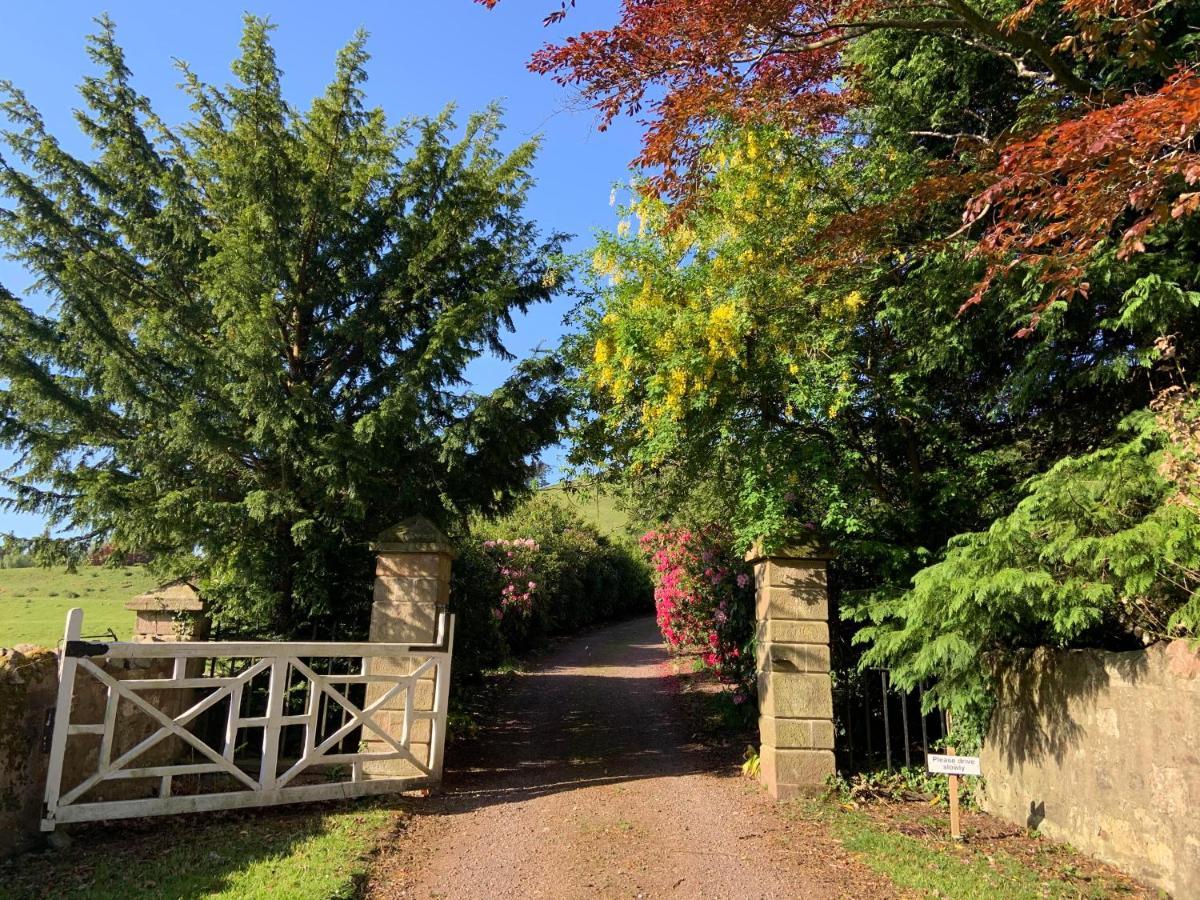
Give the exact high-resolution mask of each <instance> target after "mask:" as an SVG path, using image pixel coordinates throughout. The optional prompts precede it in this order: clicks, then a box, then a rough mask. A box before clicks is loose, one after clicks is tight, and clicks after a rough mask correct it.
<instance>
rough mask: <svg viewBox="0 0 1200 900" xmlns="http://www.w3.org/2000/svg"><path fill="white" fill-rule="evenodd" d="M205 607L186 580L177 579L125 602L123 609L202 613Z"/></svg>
mask: <svg viewBox="0 0 1200 900" xmlns="http://www.w3.org/2000/svg"><path fill="white" fill-rule="evenodd" d="M207 605H208V604H207V603H206V602H205V600H204V598H203V597H201V596H200V592H199V591H198V590H196V588H195V587H194V586H193V585H192V584H191V583H190V582H189V581H188V580H187V579H186V578H179V579H177V580H175V581H169V582H167V583H166V584H164V585H160V586H159V587H156V588H154V589H153V590H151V591H147V592H146V593H144V594H139V595H138V596H136V597H134V598H133V599H132V600H128V601H126V603H125V608H126V609H131V610H138V611H140V610H163V611H171V612H204V610H205V607H206V606H207Z"/></svg>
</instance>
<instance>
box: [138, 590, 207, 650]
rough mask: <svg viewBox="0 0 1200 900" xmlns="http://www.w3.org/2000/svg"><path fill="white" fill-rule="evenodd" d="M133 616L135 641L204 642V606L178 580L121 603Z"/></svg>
mask: <svg viewBox="0 0 1200 900" xmlns="http://www.w3.org/2000/svg"><path fill="white" fill-rule="evenodd" d="M125 608H126V609H128V610H130V611H131V612H133V613H135V614H136V615H137V619H136V621H135V622H134V626H133V639H134V640H135V641H140V642H147V641H204V640H207V639H208V628H209V619H208V604H207V603H206V602H205V601H204V599H203V598H202V597H201V596H200V592H199V591H198V590H196V588H195V587H193V586H192V585H191V584H189V583H188V582H187V581H186V580H185V579H182V578H180V579H179V580H177V581H172V582H169V583H167V584H164V585H161V586H160V587H156V588H154V590H152V591H147V592H146V593H144V594H139V595H138V596H137V597H134V598H133V599H132V600H128V601H126V603H125Z"/></svg>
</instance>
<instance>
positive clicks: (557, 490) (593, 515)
mask: <svg viewBox="0 0 1200 900" xmlns="http://www.w3.org/2000/svg"><path fill="white" fill-rule="evenodd" d="M541 494H542V496H543V497H549V498H551V499H552V500H554V502H555V503H558V504H560V505H562V506H565V507H567V508H568V509H570V510H572V511H574V512H575V513H576V514H577V515H578V516H579V517H580V518H581V519H583V520H584V521H585V522H588V523H589V524H592V525H595V526H596V528H597V529H598V530H599V531H600V533H601V534H605V535H608V536H609V537H630V536H636V532H637V529H635V528H634V527H633V525H632V523H631V522H630V520H629V515H628V513H626V512H625V511H624V510H622V509H619V508H618V507H617V503H616V501H615V500H614V499H613V498H612V497H610V496H607V495H605V494H599V493H597V492H596V491H594V490H591V489H589V488H586V487H580V488H575V489H571V490H568V489H567V488H565V487H564V486H563V485H561V484H554V485H551V486H550V487H546V488H542V490H541Z"/></svg>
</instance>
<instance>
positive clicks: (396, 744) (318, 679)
mask: <svg viewBox="0 0 1200 900" xmlns="http://www.w3.org/2000/svg"><path fill="white" fill-rule="evenodd" d="M289 662H290V663H291V664H292V666H293V667H294V668H295V669H296V671H297V672H299V673H300V674H301V675H303V676H304V677H305V678H307V679H308V681H309V683H310V684H311V685H312V686H313V687H314V688H317V689H319V690H321V691H322V692H323V693H325V694H328V695H329V696H330V697H332V698H333V699H334V700H336V701H337V702H338V703H340V704H341V705H342V706H343V707H344V708H345V709H346V711H347V712H349V713H350V717H351V718H350V721H349V722H346V723H344V724H343V725H342V726H341V727H340V728H338V729H337V731H335V732H334V733H333V734H331V735H329V737H327V738H325V740H324V741H322V742H321V744H320V745H319V746H311V742H312V740H313V737H314V736H313V735H311V734H310V735H309V736H308V740H309V742H310V748H309V749H308V750H306V752H305V754H304V756H303V757H302V758H301V759H299V760H297V761H296V763H295V764H294V765H293V766H292V767H291V768H290V769H288V770H287V771H286V772H285V773H284V774H283V775H280V776H279V778H278V779H277V781H276V786H277V787H283V786H284V785H286V784H287V783H288V782H290V781H291V780H292V779H293V778H295V777H296V776H297V775H299V774H300V773H301V772H302V771H303V770H304V769H306V768H308V767H309V766H311V765H313V764H315V763H317V762H320V760H321V759H322V757H324V756H325V754H326V753H327V752H328V750H329V748H330V747H334V746H336V745H337V744H338V742H339V741H341V740H342V739H343V738H344V737H345V736H346V735H348V734H349V733H350V732H352V731H353V730H354V729H355V728H357V727H359V726H360V725H361V726H363V727H364V728H370V729H371V730H372V731H374V732H375V733H376V734H378V735H379V736H380V737H382V738H383V740H384V741H386V742H387V743H388V745H389V746H391V747H392V749H393V751H394V752H392V753H382V754H376V753H361V754H358V755H359V757H360V758H361V759H364V760H367V759H371V758H375V759H384V758H386V759H405V760H408V761H409V762H411V763H412V764H413V765H414V766H416V767H417V768H418V769H420V770H421V771H422V772H424V773H425V774H426V775H428V774H430V770H429V768H428V767H427V766H425V765H423V764H422V763H421V762H420V761H419V760H418V759H417V758H416V757H415V756H414V755H413V753H412V751H411V750H410V749H409V748H408V747H407V746H405V745H406V744H407V743H408V729H407V727H406V728H405V731H404V734H402V735H401V737H400V740H399V741H396V739H395V738H393V737H392V735H390V734H388V732H387V730H386V729H384V728H382V726H380V725H379V724H378V723H377V722H376V721H375V719H374V718H373V717H372V714H373V713H375V712H377V711H378V710H379V709H380V708H381V707H383V706H384V704H386V703H387V702H388V701H390V700H391V699H392V698H393V697H395V696H396V694H398V693H399V692H400V691H401V690H403V691H406V692H407V694H408V696H407V698H406V701H405V702H406V704H407V706H406V708H408V707H411V705H412V701H413V685H414V684H415V683H416V679H417V677H418V676H419V675H420V674H421V673H422V672H424V671H426V670H427V669H428V668H430V667H431V666H432V665H433V664H434V661H433V660H429V661H427V662H426V663H424V664H422V665H421V666H420V667H418V668H417V669H416V670H415V671H414V672H413V673H412V674H411V675H409V676H407V677H405V678H403V679H399V680H397V681H396V682H395V683H394V684H392V686H391V687H390V688H388V690H387V691H385V692H384V693H383V695H382V696H380V697H379V698H377V699H376V700H374V701H373V702H372V703H371V704H370V705H369V706H367V707H365V708H364V709H359V708H358V706H356V705H355V704H354V703H352V702H351V701H350V700H348V699H346V698H345V697H344V696H343V695H342V694H341V693H340V692H339V691H337V690H334V689H333V688H332V687H330V686H329V685H328V684H327V683H326V681H325V679H324V678H323V677H322V676H320V675H318V674H317V673H315V672H313V670H312V669H310V668H309V667H308V666H306V665H305V664H304V663H302V662H300V660H298V659H295V658H292V659H290V660H289ZM406 718H407V717H406Z"/></svg>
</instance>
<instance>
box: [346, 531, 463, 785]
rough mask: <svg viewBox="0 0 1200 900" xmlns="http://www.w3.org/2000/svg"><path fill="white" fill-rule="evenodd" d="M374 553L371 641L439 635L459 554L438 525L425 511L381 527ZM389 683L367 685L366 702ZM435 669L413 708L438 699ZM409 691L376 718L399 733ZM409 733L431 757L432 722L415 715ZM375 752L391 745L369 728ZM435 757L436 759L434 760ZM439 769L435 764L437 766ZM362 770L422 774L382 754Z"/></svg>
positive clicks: (383, 663) (404, 669)
mask: <svg viewBox="0 0 1200 900" xmlns="http://www.w3.org/2000/svg"><path fill="white" fill-rule="evenodd" d="M371 550H373V551H374V552H375V554H376V556H375V601H374V604H373V606H372V608H371V631H370V639H371V640H372V641H381V642H387V643H397V644H433V643H435V642H436V641H437V639H438V634H437V623H438V613H439V612H441V611H442V610H443V609H445V608H446V607H447V605H448V603H449V600H450V566H451V563H452V562H453V560H454V558H455V557H456V556H457V554H456V553H455V552H454V548H453V546H452V545H451V543H450V540H449V538H447V537H446V535H444V534H443V533H442V532H441V531H440V530H438V528H437V526H435V525H434V524H433V523H432V522H430V521H429V520H428V519H426V518H424V517H423V516H413V517H412V518H410V519H405V520H404V521H403V522H401V523H400V524H399V525H396V526H394V527H392V528H389V529H387V530H386V531H384V532H382V533H381V534H380V535H379V536H378V537H376V538H375V541H374V542H373V543H372V544H371ZM416 665H417V663H416V662H414V661H413V660H412V659H385V658H376V659H373V660H372V661H371V672H372V673H373V674H383V673H387V674H398V675H405V674H408V673H409V672H411V671H412V670H413V668H414V667H415V666H416ZM387 688H388V685H386V684H381V683H372V684H369V685H368V686H367V701H366V702H367V705H368V706H369V705H370V704H371V703H372V702H373V701H374V700H376V699H378V698H379V697H380V696H381V695H382V694H383V693H384V692H385V691H386V690H387ZM435 690H436V684H435V677H434V673H433V672H429V673H427V674H426V675H423V676H422V677H421V679H420V680H419V681H418V682H417V686H416V689H415V690H414V692H413V696H414V703H413V709H414V711H428V710H431V709H433V704H434V699H435ZM404 708H405V692H401V693H399V694H398V695H397V696H396V697H395V698H394V699H393V700H391V701H389V702H388V704H387V705H386V706H385V707H383V708H381V709H380V710H379V711H378V712H377V713H376V714H375V716H374V718H375V720H376V721H377V722H379V724H380V725H381V726H382V727H383V728H384V729H385V730H386V731H388V732H389V733H395V734H398V733H400V730H401V728H402V727H403V723H404ZM411 728H412V732H411V734H410V740H411V744H410V747H411V749H412V752H413V755H414V756H416V757H417V759H420V760H425V759H427V758H430V757H429V748H430V743H431V737H432V722H431V721H430V720H429V719H427V718H420V719H413V720H412V722H411ZM363 742H364V743H365V744H366V745H367V747H366V749H367V750H368V751H370V752H382V751H386V750H388V749H389V748H388V746H387V745H386V744H385V743H384V742H383V741H382V740H380V739H379V738H378V737H377V736H374V737H373V736H372V733H371V732H370V731H365V732H364V734H363ZM431 761H433V762H436V761H435V760H431ZM433 768H434V769H435V770H436V768H437V767H436V766H434V767H433ZM363 773H364V775H365V776H366V777H368V778H370V777H371V776H372V775H374V776H377V777H397V776H406V775H419V774H420V773H419V772H417V771H416V770H415V769H414V768H413V767H412V765H411V764H410V763H408V762H407V761H405V760H377V761H373V762H368V763H365V764H364V766H363Z"/></svg>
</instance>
